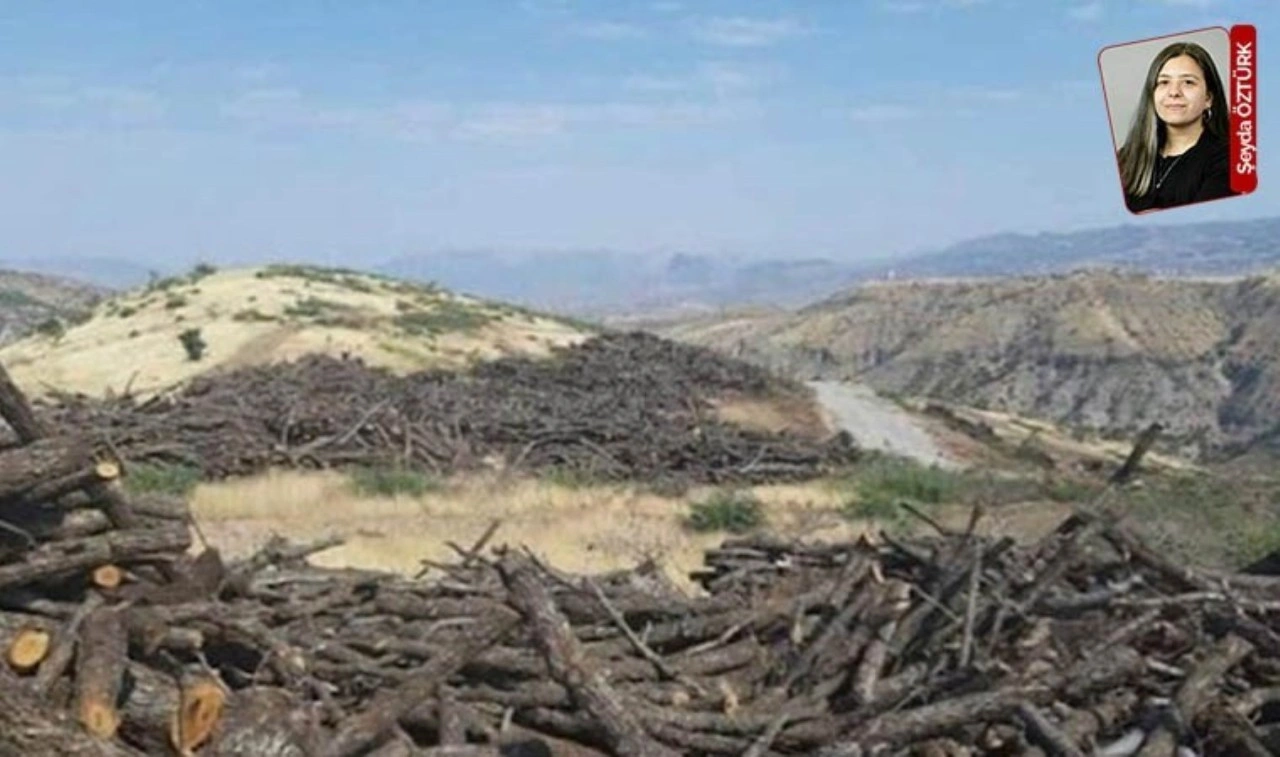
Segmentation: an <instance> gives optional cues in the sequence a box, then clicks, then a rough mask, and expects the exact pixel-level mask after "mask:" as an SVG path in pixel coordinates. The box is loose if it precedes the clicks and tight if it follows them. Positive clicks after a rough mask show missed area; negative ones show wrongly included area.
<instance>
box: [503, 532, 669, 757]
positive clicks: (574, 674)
mask: <svg viewBox="0 0 1280 757" xmlns="http://www.w3.org/2000/svg"><path fill="white" fill-rule="evenodd" d="M498 568H499V571H500V572H501V574H502V578H503V581H504V583H506V585H507V589H508V591H510V592H511V598H512V602H513V603H514V604H515V605H516V607H518V608H519V609H520V612H521V613H522V614H523V615H524V617H525V620H526V621H527V622H528V623H529V625H530V626H531V627H532V630H533V633H534V638H535V640H536V641H537V645H538V650H539V651H540V652H541V653H542V654H543V656H544V657H545V658H546V660H547V665H548V666H549V667H550V669H551V675H552V677H554V678H555V679H556V680H557V681H559V682H560V684H561V685H563V686H564V687H565V688H566V689H568V690H569V693H570V695H571V696H572V697H573V699H574V702H575V704H577V705H578V706H579V707H581V708H582V709H583V710H585V711H586V712H587V713H588V714H589V715H590V716H591V717H592V718H594V719H595V720H596V721H597V722H598V723H599V725H600V729H601V730H602V731H604V733H605V735H606V739H607V742H608V746H609V748H610V749H612V750H614V751H615V752H616V753H617V754H619V755H621V756H622V757H675V755H676V752H675V751H673V750H671V749H669V748H667V747H665V746H663V745H662V744H660V743H658V742H657V740H656V739H655V738H653V737H652V736H650V735H649V734H648V733H646V732H645V730H644V727H643V726H642V725H641V723H640V722H639V721H638V720H637V719H635V718H634V717H632V715H631V708H629V707H628V706H627V705H626V704H625V703H624V702H623V701H622V700H621V698H620V697H619V696H618V694H617V693H616V692H614V691H613V690H612V687H611V686H610V685H609V684H608V682H607V681H606V680H605V678H604V676H602V675H601V674H600V672H599V671H597V670H591V669H590V667H589V664H588V663H587V661H586V658H585V655H584V654H583V651H582V646H581V645H580V644H579V643H578V640H577V639H575V638H574V636H573V631H572V629H571V628H570V626H569V621H568V620H566V619H565V617H564V615H562V614H561V613H560V611H559V610H558V609H556V605H555V602H554V600H553V599H552V598H551V594H550V593H549V592H548V591H547V589H546V587H545V586H543V585H542V584H541V583H540V582H539V581H538V580H537V578H536V576H535V575H534V572H533V571H534V568H533V564H532V563H531V562H530V561H529V560H528V559H527V558H523V557H520V556H517V555H514V554H508V555H506V556H505V557H504V558H503V560H502V562H501V563H499V566H498Z"/></svg>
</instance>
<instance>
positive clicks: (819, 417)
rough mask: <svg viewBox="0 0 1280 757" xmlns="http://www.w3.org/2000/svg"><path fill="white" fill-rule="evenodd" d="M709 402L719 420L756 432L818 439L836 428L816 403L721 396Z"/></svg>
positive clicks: (797, 400) (830, 417)
mask: <svg viewBox="0 0 1280 757" xmlns="http://www.w3.org/2000/svg"><path fill="white" fill-rule="evenodd" d="M711 402H712V405H713V406H714V407H715V413H716V416H717V417H718V418H719V419H720V420H722V421H724V422H725V423H733V424H735V425H738V426H742V427H744V428H749V429H753V430H756V431H764V432H767V433H775V434H777V433H792V434H796V435H798V436H802V437H808V438H814V439H820V438H823V437H826V436H829V435H830V434H832V433H834V431H835V428H836V425H835V421H834V419H833V418H832V416H831V414H830V413H828V412H826V411H824V410H823V409H822V407H821V406H820V404H819V403H818V402H817V401H816V400H810V401H806V400H804V399H802V398H778V399H767V400H766V399H757V398H754V397H740V396H725V397H719V398H716V399H713V400H712V401H711Z"/></svg>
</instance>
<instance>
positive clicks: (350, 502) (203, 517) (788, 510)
mask: <svg viewBox="0 0 1280 757" xmlns="http://www.w3.org/2000/svg"><path fill="white" fill-rule="evenodd" d="M753 491H754V493H755V494H756V495H757V496H758V497H759V498H760V500H761V501H762V503H763V504H764V510H765V514H766V517H767V518H768V519H769V522H770V530H771V531H774V532H777V533H780V534H782V535H784V536H790V537H796V538H806V539H813V538H821V539H851V538H856V537H857V536H858V535H859V534H861V533H864V532H865V531H866V530H867V529H868V528H869V526H870V523H851V522H849V521H846V520H844V519H842V518H841V517H840V516H839V515H838V514H837V513H836V508H837V507H838V506H839V504H840V502H841V499H840V493H839V492H837V491H834V490H832V489H830V488H829V487H825V486H822V485H820V484H808V485H782V484H778V485H770V486H760V487H756V488H754V489H753ZM706 494H707V490H695V491H691V492H689V494H688V495H687V496H686V497H684V498H668V497H661V496H657V495H654V494H650V493H645V492H641V491H637V490H635V489H633V488H630V487H624V486H616V487H609V486H592V487H569V486H562V485H559V484H556V483H552V482H550V481H547V480H540V479H531V478H512V477H503V476H501V475H500V474H496V473H495V474H490V475H476V474H472V475H468V476H459V477H455V478H453V479H451V480H448V481H446V482H444V483H443V485H442V486H441V487H440V488H439V490H437V491H433V492H430V493H427V494H425V495H422V496H417V497H414V496H407V495H397V496H394V497H369V496H362V495H359V494H356V493H355V492H354V490H353V489H352V488H351V485H350V482H349V479H348V478H347V477H346V476H344V475H342V474H339V473H336V472H332V471H281V470H273V471H268V472H265V473H262V474H259V475H255V476H252V477H246V478H241V479H233V480H228V481H222V482H217V483H205V484H201V485H200V486H199V487H197V488H196V490H195V491H194V492H193V493H192V495H191V508H192V512H193V515H194V516H195V518H196V520H197V521H198V523H199V526H200V530H201V533H203V534H204V536H205V537H206V538H208V539H209V541H210V542H211V543H213V544H214V545H215V546H217V547H218V548H219V549H220V550H222V551H223V553H224V554H226V555H228V556H242V555H246V554H248V553H250V552H252V551H253V550H255V549H257V548H258V547H259V546H261V545H262V544H263V543H264V542H265V541H266V540H267V539H269V538H270V537H271V535H272V534H279V535H281V536H284V537H285V538H288V539H290V540H291V541H306V540H312V539H318V538H322V537H326V536H330V535H338V536H342V537H344V538H345V539H346V540H347V541H346V543H344V544H343V545H341V546H338V547H335V548H332V549H329V550H327V551H324V552H321V553H319V554H317V555H315V556H314V557H313V558H312V562H313V563H314V564H316V565H322V566H331V567H340V566H351V567H360V568H368V569H376V570H388V571H394V572H399V573H405V574H412V573H414V572H416V571H417V570H418V569H419V568H420V567H421V562H420V561H421V560H422V559H423V558H427V559H432V560H439V561H451V560H454V559H456V554H455V553H454V552H452V551H451V550H450V549H449V548H448V547H447V545H446V544H447V542H449V541H453V542H455V543H457V544H459V545H461V546H464V547H465V546H469V545H470V544H471V543H472V542H474V541H475V540H476V539H477V538H479V536H480V535H481V534H482V533H483V532H484V530H485V529H486V528H487V527H488V526H489V524H490V523H491V522H492V521H493V520H494V519H500V520H501V521H502V525H501V527H500V528H499V529H498V531H497V533H496V534H495V535H494V538H493V539H492V540H491V542H490V543H491V544H492V545H497V544H503V543H506V544H508V545H511V546H513V547H515V546H520V545H525V546H528V547H529V548H530V549H531V550H532V551H533V552H534V553H536V554H538V555H540V556H541V557H543V558H544V559H546V560H547V561H548V562H549V563H550V564H552V565H555V566H556V567H557V568H559V569H562V570H567V571H573V572H583V573H595V572H599V571H607V570H614V569H618V568H629V567H633V566H635V565H636V564H638V563H640V562H642V561H644V560H645V559H647V558H653V559H654V560H655V561H656V562H657V563H659V564H660V565H661V566H662V567H663V569H664V570H665V571H666V573H667V574H668V575H669V576H670V577H671V579H672V581H674V582H675V583H677V584H678V585H680V586H683V587H685V588H686V589H687V590H689V591H693V587H692V585H691V584H690V582H689V581H688V573H689V571H691V570H695V569H697V568H699V567H700V566H701V565H702V554H703V550H705V549H707V548H709V547H713V546H715V545H717V544H719V543H720V542H721V541H722V540H723V539H724V538H725V534H723V533H693V532H690V531H688V530H686V529H685V528H683V526H682V525H681V522H680V521H681V519H682V517H683V516H684V515H685V514H686V512H687V508H686V504H687V503H688V502H689V501H691V500H696V499H700V498H702V497H703V496H705V495H706Z"/></svg>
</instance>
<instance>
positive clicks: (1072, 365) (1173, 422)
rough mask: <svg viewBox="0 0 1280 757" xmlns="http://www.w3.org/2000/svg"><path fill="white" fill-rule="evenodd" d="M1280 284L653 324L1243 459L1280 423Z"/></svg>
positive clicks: (818, 368) (1052, 292)
mask: <svg viewBox="0 0 1280 757" xmlns="http://www.w3.org/2000/svg"><path fill="white" fill-rule="evenodd" d="M1277 323H1280V277H1276V276H1274V275H1272V276H1262V275H1259V276H1252V277H1248V278H1243V279H1233V280H1187V279H1162V278H1157V277H1152V276H1147V275H1141V274H1123V273H1115V272H1105V271H1095V272H1087V273H1085V272H1077V273H1072V274H1060V275H1053V276H1038V277H1023V278H1016V279H1004V280H975V281H960V282H957V281H949V282H893V283H880V284H874V285H867V286H862V287H859V288H856V289H854V290H851V291H849V292H847V293H843V294H841V295H839V296H836V297H832V298H829V299H827V300H824V301H822V302H819V303H816V304H814V305H811V306H809V307H806V308H803V309H800V310H798V311H794V312H789V313H783V314H773V315H764V316H750V315H747V316H734V317H727V318H720V319H702V320H699V321H686V322H684V323H677V324H667V325H665V326H661V327H656V328H655V330H657V331H658V332H659V333H662V334H664V335H667V336H670V337H673V338H677V339H681V340H684V341H687V342H690V343H695V344H700V345H705V346H712V347H716V348H719V349H722V350H725V351H727V352H729V353H730V354H733V355H737V356H741V357H744V358H747V359H750V360H753V361H756V362H760V363H763V364H766V365H769V366H771V367H773V368H776V369H781V370H784V371H786V372H788V373H791V374H792V375H796V376H800V377H804V378H812V379H858V380H860V381H864V382H867V383H868V384H870V385H872V386H873V387H875V388H877V389H878V390H881V391H884V392H891V393H899V394H909V395H916V396H929V397H935V398H939V399H943V400H947V401H951V402H957V403H963V404H968V405H974V406H977V407H982V408H990V409H993V410H999V411H1003V412H1012V413H1017V414H1021V415H1029V416H1033V417H1038V418H1043V419H1047V420H1051V421H1053V422H1056V423H1060V424H1065V425H1069V426H1073V427H1077V428H1081V429H1094V430H1097V431H1101V432H1103V433H1108V434H1125V435H1129V434H1133V433H1135V432H1136V431H1137V430H1138V429H1140V428H1142V427H1144V426H1146V425H1147V424H1149V423H1151V422H1155V421H1159V422H1161V423H1163V424H1164V425H1165V426H1166V428H1167V430H1168V434H1167V438H1173V439H1175V440H1179V441H1180V442H1181V443H1182V445H1184V447H1185V451H1195V452H1209V451H1217V452H1237V451H1240V450H1242V449H1243V448H1245V447H1248V446H1249V445H1251V444H1253V443H1254V442H1256V441H1258V440H1260V439H1263V438H1267V437H1268V436H1272V437H1274V435H1275V434H1276V423H1277V419H1278V418H1280V364H1277V356H1280V334H1277V332H1276V329H1275V324H1277Z"/></svg>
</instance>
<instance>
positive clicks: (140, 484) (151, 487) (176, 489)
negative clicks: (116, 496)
mask: <svg viewBox="0 0 1280 757" xmlns="http://www.w3.org/2000/svg"><path fill="white" fill-rule="evenodd" d="M123 483H124V487H125V489H126V490H127V491H129V492H132V493H135V494H142V493H146V492H154V493H159V494H177V495H180V496H184V497H185V496H186V495H187V494H189V493H190V492H191V490H192V489H194V488H195V487H196V484H198V483H200V469H199V468H195V467H193V466H190V465H163V464H156V463H139V464H136V465H130V466H129V467H128V469H127V471H126V475H125V476H124V479H123Z"/></svg>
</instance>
